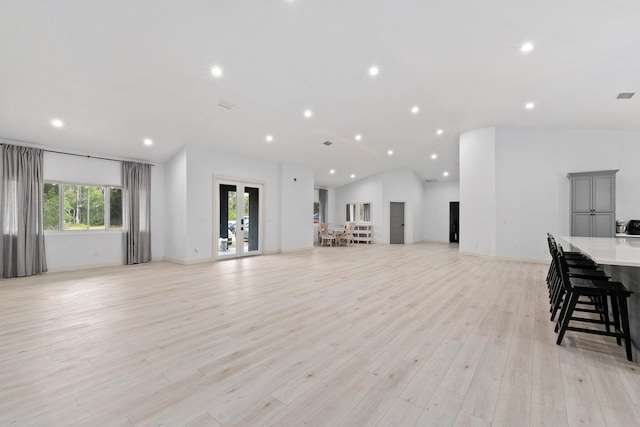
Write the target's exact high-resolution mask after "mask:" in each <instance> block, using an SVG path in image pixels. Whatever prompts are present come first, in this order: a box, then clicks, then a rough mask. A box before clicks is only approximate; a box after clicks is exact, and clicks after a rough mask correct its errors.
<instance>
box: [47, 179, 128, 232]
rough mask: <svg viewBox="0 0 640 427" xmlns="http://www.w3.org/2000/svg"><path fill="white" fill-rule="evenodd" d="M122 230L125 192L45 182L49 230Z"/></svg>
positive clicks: (99, 187)
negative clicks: (123, 193) (123, 194)
mask: <svg viewBox="0 0 640 427" xmlns="http://www.w3.org/2000/svg"><path fill="white" fill-rule="evenodd" d="M111 228H114V229H119V228H122V189H121V188H117V187H110V186H96V185H82V184H68V183H59V182H45V184H44V229H45V230H64V231H74V230H109V229H111Z"/></svg>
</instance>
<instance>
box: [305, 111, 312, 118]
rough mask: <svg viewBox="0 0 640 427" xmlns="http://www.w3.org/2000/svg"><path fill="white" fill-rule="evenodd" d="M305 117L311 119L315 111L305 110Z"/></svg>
mask: <svg viewBox="0 0 640 427" xmlns="http://www.w3.org/2000/svg"><path fill="white" fill-rule="evenodd" d="M304 116H305V117H306V118H307V119H308V118H309V117H311V116H313V111H311V110H304Z"/></svg>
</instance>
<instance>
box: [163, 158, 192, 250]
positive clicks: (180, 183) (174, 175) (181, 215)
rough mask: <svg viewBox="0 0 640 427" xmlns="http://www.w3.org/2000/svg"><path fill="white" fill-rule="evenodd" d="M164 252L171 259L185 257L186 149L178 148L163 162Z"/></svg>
mask: <svg viewBox="0 0 640 427" xmlns="http://www.w3.org/2000/svg"><path fill="white" fill-rule="evenodd" d="M164 178H165V179H164V191H165V199H164V200H165V206H164V212H165V218H166V220H165V227H164V254H165V258H166V259H168V260H171V261H176V260H183V259H186V257H187V254H186V247H187V150H186V148H182V149H180V150H179V151H178V152H177V153H176V154H174V156H173V157H172V158H171V159H169V160H168V161H167V162H165V164H164Z"/></svg>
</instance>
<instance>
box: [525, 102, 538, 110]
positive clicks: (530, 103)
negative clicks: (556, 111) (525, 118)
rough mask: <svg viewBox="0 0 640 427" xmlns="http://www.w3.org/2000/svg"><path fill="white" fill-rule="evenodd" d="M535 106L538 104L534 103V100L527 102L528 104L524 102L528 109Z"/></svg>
mask: <svg viewBox="0 0 640 427" xmlns="http://www.w3.org/2000/svg"><path fill="white" fill-rule="evenodd" d="M535 106H536V104H534V103H533V102H527V103H526V104H524V108H526V109H527V110H533V108H534V107H535Z"/></svg>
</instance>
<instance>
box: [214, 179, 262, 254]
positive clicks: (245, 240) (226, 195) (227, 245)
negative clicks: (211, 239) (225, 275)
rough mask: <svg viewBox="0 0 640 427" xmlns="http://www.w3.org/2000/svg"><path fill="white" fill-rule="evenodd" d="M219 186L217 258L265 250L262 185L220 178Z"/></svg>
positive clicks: (217, 187)
mask: <svg viewBox="0 0 640 427" xmlns="http://www.w3.org/2000/svg"><path fill="white" fill-rule="evenodd" d="M216 189H217V193H218V194H217V196H216V200H217V201H218V212H217V214H218V215H217V216H218V221H217V230H218V236H219V237H218V239H217V241H216V243H217V245H216V246H217V251H216V253H217V257H218V258H235V257H241V256H246V255H257V254H260V253H262V244H261V221H260V217H261V215H260V212H261V210H262V209H261V206H262V185H261V184H254V183H243V182H237V181H236V182H234V181H218V182H217V186H216Z"/></svg>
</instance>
